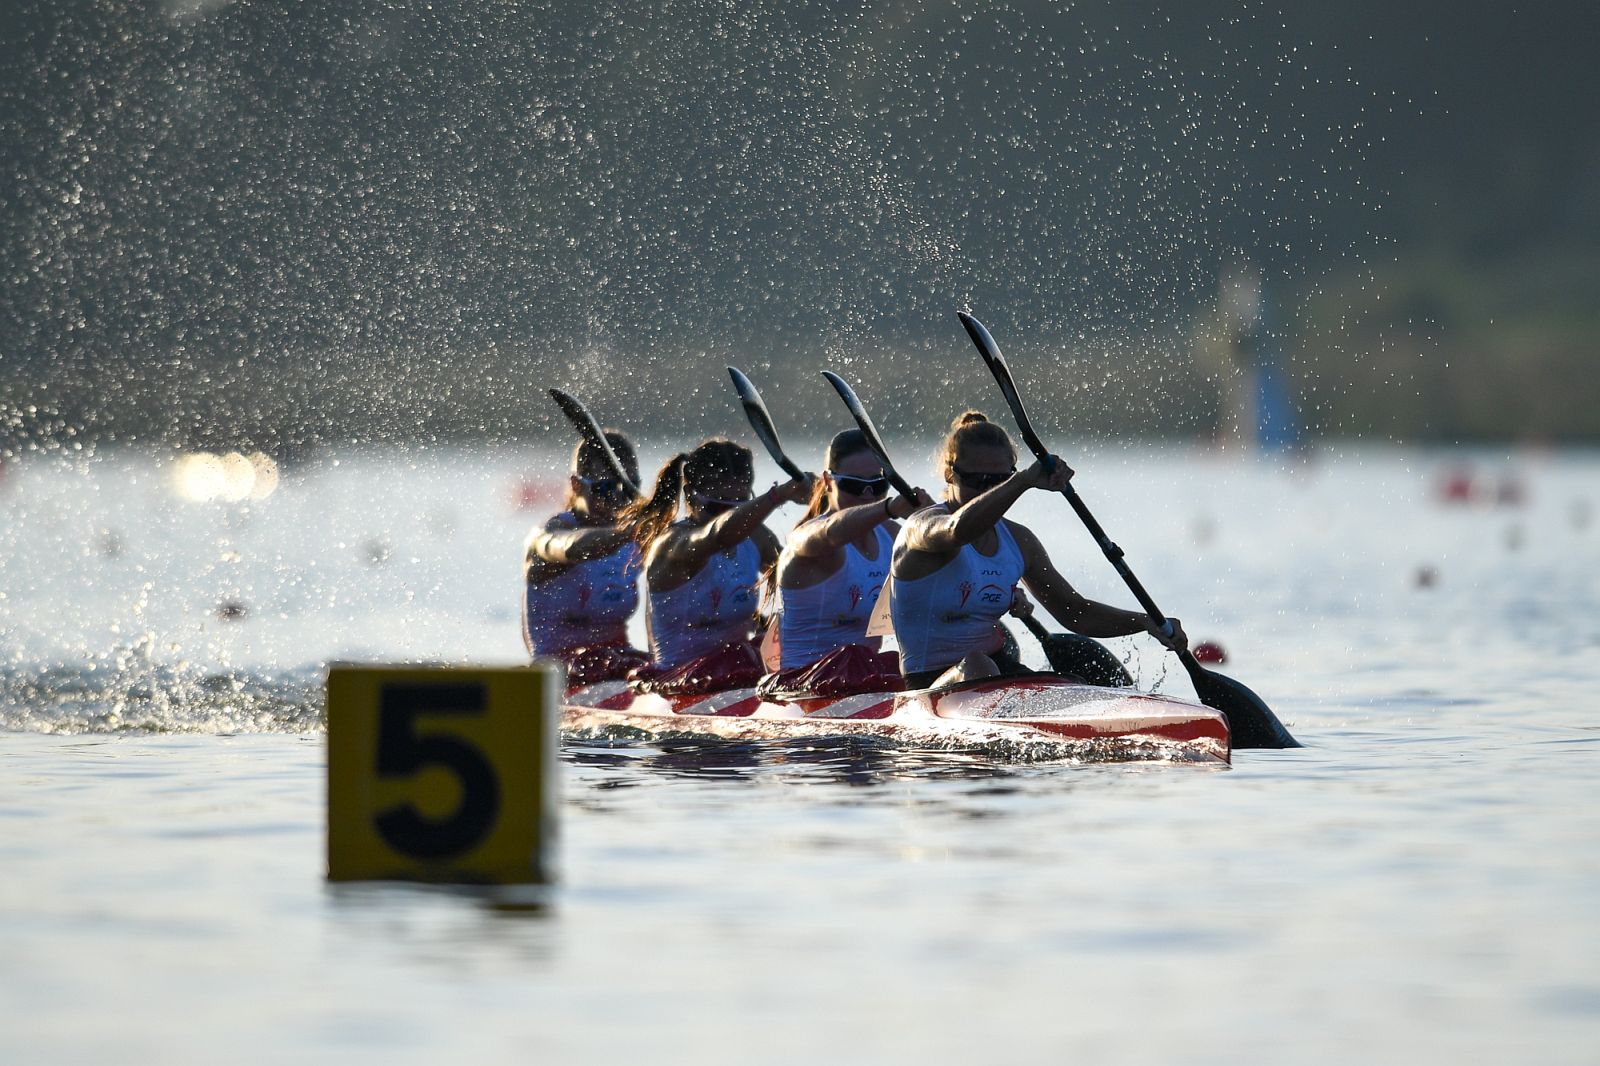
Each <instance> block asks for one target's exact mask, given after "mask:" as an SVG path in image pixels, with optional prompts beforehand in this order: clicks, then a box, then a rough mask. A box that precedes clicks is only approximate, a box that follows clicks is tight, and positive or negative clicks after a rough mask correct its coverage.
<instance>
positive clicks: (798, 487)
mask: <svg viewBox="0 0 1600 1066" xmlns="http://www.w3.org/2000/svg"><path fill="white" fill-rule="evenodd" d="M808 491H810V482H809V480H807V481H790V482H786V483H785V484H783V485H779V486H776V487H775V488H772V489H768V490H767V491H766V492H763V493H762V494H761V495H759V496H757V497H756V498H755V499H753V500H748V501H746V502H745V503H742V504H740V505H739V506H738V507H735V508H734V509H733V510H731V511H727V512H725V513H723V514H720V515H718V516H717V517H715V518H713V519H712V520H711V521H709V522H707V523H706V524H705V525H703V526H675V527H673V528H672V529H669V530H668V531H667V534H666V536H664V537H662V539H661V540H660V541H659V542H658V543H657V545H656V547H655V548H653V549H652V550H651V553H650V563H649V568H648V573H647V576H648V579H649V581H650V584H651V586H652V587H653V588H658V589H663V588H672V587H674V586H676V585H679V584H682V583H683V582H685V581H687V580H689V578H691V577H693V576H694V575H695V574H698V573H699V572H700V570H701V569H702V568H703V567H704V566H705V565H706V562H707V560H709V559H710V558H711V557H712V556H713V555H715V554H716V553H717V552H719V551H722V550H723V549H725V548H731V547H733V546H734V545H735V544H738V543H739V542H740V541H743V540H748V539H749V538H750V537H751V536H752V535H753V534H754V533H755V532H756V531H757V530H758V529H761V528H764V527H763V526H762V523H763V522H765V521H766V520H767V516H768V515H770V514H772V512H773V511H775V510H777V509H778V508H779V507H781V506H782V505H783V504H785V503H787V502H789V501H790V500H793V499H796V498H798V497H800V496H802V495H804V494H805V493H806V492H808ZM769 535H770V531H769ZM771 543H772V544H773V545H774V548H773V558H776V557H777V550H776V544H777V538H776V537H773V538H772V542H771Z"/></svg>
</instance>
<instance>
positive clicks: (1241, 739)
mask: <svg viewBox="0 0 1600 1066" xmlns="http://www.w3.org/2000/svg"><path fill="white" fill-rule="evenodd" d="M1183 665H1184V668H1185V669H1187V670H1188V671H1189V680H1190V681H1191V682H1193V684H1194V691H1195V695H1197V696H1199V697H1200V702H1201V703H1203V704H1205V705H1206V706H1207V707H1210V708H1213V709H1214V710H1218V711H1221V712H1222V713H1223V714H1225V715H1227V716H1228V730H1229V732H1230V733H1232V734H1233V746H1234V747H1235V748H1298V747H1300V742H1299V741H1298V740H1296V739H1294V737H1293V736H1291V735H1290V734H1289V731H1288V730H1287V729H1285V728H1284V726H1283V723H1282V722H1280V721H1278V716H1277V715H1275V714H1273V713H1272V708H1270V707H1268V706H1267V705H1266V703H1265V702H1264V701H1263V700H1262V699H1261V697H1260V696H1257V695H1256V694H1255V693H1254V692H1251V691H1250V690H1249V689H1248V688H1246V687H1245V686H1244V685H1241V684H1240V683H1239V682H1237V681H1235V680H1234V679H1233V678H1231V677H1226V676H1224V675H1222V674H1218V673H1214V672H1212V671H1210V670H1207V669H1206V668H1205V667H1203V666H1201V665H1200V664H1199V663H1197V662H1195V660H1194V657H1193V656H1190V655H1185V656H1183Z"/></svg>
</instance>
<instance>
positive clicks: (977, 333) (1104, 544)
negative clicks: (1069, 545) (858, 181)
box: [957, 311, 1205, 676]
mask: <svg viewBox="0 0 1600 1066" xmlns="http://www.w3.org/2000/svg"><path fill="white" fill-rule="evenodd" d="M957 315H958V316H959V317H960V319H961V324H962V325H963V326H965V327H966V329H967V334H968V335H969V336H970V337H971V338H972V343H973V344H975V345H977V348H978V353H979V354H980V355H982V356H983V361H984V363H985V365H987V366H988V367H989V372H990V373H991V374H993V375H994V379H995V382H996V383H997V384H998V385H999V386H1000V392H1001V394H1002V395H1004V396H1005V400H1006V406H1008V407H1010V408H1011V415H1012V417H1013V418H1015V419H1016V420H1017V428H1018V429H1019V430H1020V431H1021V433H1022V440H1023V442H1024V443H1025V444H1027V446H1028V450H1029V451H1031V452H1033V454H1034V457H1035V458H1037V459H1038V460H1039V461H1040V462H1041V463H1044V464H1045V466H1046V467H1047V468H1048V467H1049V466H1050V464H1051V463H1053V462H1054V461H1055V460H1053V459H1052V458H1051V456H1050V451H1049V449H1047V448H1046V447H1045V446H1044V441H1042V440H1040V439H1039V434H1038V433H1036V432H1034V429H1033V421H1032V420H1031V419H1030V418H1029V417H1028V411H1027V408H1025V407H1024V406H1023V405H1022V394H1021V393H1019V392H1018V391H1017V384H1016V381H1015V380H1014V379H1013V378H1012V376H1011V368H1010V367H1008V366H1007V365H1006V359H1005V356H1003V355H1001V354H1000V348H999V346H998V345H996V344H995V343H994V338H993V337H992V336H990V335H989V331H988V329H987V328H985V326H984V324H983V323H982V322H979V321H978V320H977V319H976V318H974V317H972V316H971V315H969V314H967V313H966V312H964V311H958V312H957ZM1061 495H1063V496H1065V497H1066V499H1067V502H1068V503H1069V504H1071V505H1072V509H1073V510H1074V511H1076V512H1077V514H1078V518H1079V519H1081V520H1082V522H1083V524H1084V527H1085V528H1087V529H1088V530H1089V535H1090V536H1092V537H1093V538H1094V541H1095V543H1096V544H1098V545H1099V546H1100V551H1101V552H1102V553H1103V554H1104V555H1105V557H1106V559H1107V561H1109V562H1110V563H1111V565H1112V567H1114V568H1115V569H1116V571H1117V573H1118V574H1119V575H1121V577H1122V580H1123V583H1124V584H1126V585H1127V586H1128V590H1129V591H1130V592H1132V593H1133V595H1134V598H1135V599H1137V600H1138V601H1139V606H1140V607H1143V608H1144V611H1145V613H1146V614H1148V615H1149V616H1150V619H1151V621H1153V622H1154V623H1155V625H1156V628H1157V629H1160V630H1161V631H1162V632H1163V633H1167V634H1168V635H1170V634H1171V633H1172V624H1171V623H1170V622H1169V621H1168V620H1167V616H1166V615H1165V614H1164V613H1163V612H1162V610H1161V608H1160V607H1157V606H1156V601H1155V600H1154V599H1153V598H1152V597H1151V595H1150V593H1148V592H1146V591H1145V587H1144V585H1143V584H1141V583H1140V581H1139V579H1138V577H1136V576H1135V575H1134V573H1133V570H1132V569H1131V568H1130V567H1129V566H1128V563H1127V560H1126V559H1125V558H1124V557H1123V551H1122V549H1121V548H1120V547H1118V546H1117V545H1116V544H1115V543H1114V542H1113V541H1112V540H1111V538H1110V537H1108V536H1106V531H1105V530H1104V529H1102V528H1101V526H1100V523H1099V522H1098V521H1097V520H1096V519H1095V517H1094V514H1093V513H1092V512H1091V511H1090V510H1089V506H1088V504H1086V503H1084V502H1083V499H1082V497H1080V496H1079V495H1078V490H1077V489H1075V488H1073V487H1072V484H1071V483H1070V482H1069V483H1068V484H1067V485H1066V486H1064V487H1063V488H1062V490H1061ZM1178 659H1179V661H1181V662H1182V663H1183V666H1184V669H1185V670H1187V671H1188V672H1189V674H1190V675H1191V676H1193V675H1194V674H1195V671H1197V670H1198V671H1202V672H1204V670H1205V667H1203V666H1201V665H1200V662H1199V660H1198V659H1196V658H1195V657H1194V655H1193V654H1192V653H1191V652H1190V651H1189V649H1187V648H1185V649H1184V650H1183V651H1180V652H1178Z"/></svg>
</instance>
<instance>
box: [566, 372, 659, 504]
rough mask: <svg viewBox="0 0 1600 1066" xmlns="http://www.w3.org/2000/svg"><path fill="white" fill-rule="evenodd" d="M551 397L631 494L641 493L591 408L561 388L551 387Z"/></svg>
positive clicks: (613, 475)
mask: <svg viewBox="0 0 1600 1066" xmlns="http://www.w3.org/2000/svg"><path fill="white" fill-rule="evenodd" d="M550 398H551V399H552V400H554V401H555V402H556V406H557V407H559V408H561V413H562V414H564V415H566V416H567V421H569V422H571V423H572V424H573V426H575V427H576V428H577V430H578V434H579V435H580V436H581V437H583V439H584V440H586V441H588V442H589V444H590V445H591V446H592V447H594V448H596V449H598V450H599V452H600V457H601V458H602V459H604V460H605V463H606V466H607V467H609V468H610V470H611V476H612V477H614V478H616V479H617V480H618V481H621V482H622V483H623V484H624V485H626V486H627V488H628V493H629V495H631V496H637V495H639V486H638V485H635V484H634V483H633V478H631V477H629V476H628V472H627V470H625V469H623V466H622V463H621V462H620V461H618V459H617V454H616V452H613V451H612V450H611V442H610V441H608V440H606V435H605V433H604V432H602V431H601V429H600V423H598V422H596V421H595V420H594V416H593V415H591V414H590V413H589V409H588V408H587V407H584V406H583V404H581V403H579V402H578V398H577V397H576V396H573V395H572V394H571V393H567V392H562V391H561V390H560V389H551V390H550Z"/></svg>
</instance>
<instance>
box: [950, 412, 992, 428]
mask: <svg viewBox="0 0 1600 1066" xmlns="http://www.w3.org/2000/svg"><path fill="white" fill-rule="evenodd" d="M987 421H989V416H988V415H986V414H984V413H983V412H982V411H962V412H961V413H960V414H959V415H957V416H956V420H955V421H954V422H952V423H950V428H951V429H959V428H961V427H962V426H970V425H971V424H972V423H974V422H987Z"/></svg>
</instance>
